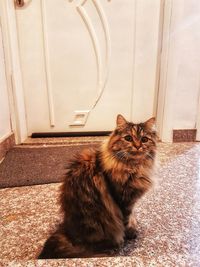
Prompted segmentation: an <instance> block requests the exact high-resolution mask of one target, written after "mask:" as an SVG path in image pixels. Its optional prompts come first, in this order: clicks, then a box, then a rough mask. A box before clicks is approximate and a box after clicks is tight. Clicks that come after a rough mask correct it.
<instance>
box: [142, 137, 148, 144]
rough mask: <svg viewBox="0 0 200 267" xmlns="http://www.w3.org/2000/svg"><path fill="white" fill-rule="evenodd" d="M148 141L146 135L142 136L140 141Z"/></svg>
mask: <svg viewBox="0 0 200 267" xmlns="http://www.w3.org/2000/svg"><path fill="white" fill-rule="evenodd" d="M148 141H149V138H148V137H146V136H143V137H142V138H141V142H142V143H147V142H148Z"/></svg>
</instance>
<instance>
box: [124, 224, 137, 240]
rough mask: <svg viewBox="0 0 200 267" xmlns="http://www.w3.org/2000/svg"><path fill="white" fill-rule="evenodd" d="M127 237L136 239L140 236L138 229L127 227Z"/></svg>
mask: <svg viewBox="0 0 200 267" xmlns="http://www.w3.org/2000/svg"><path fill="white" fill-rule="evenodd" d="M125 235H126V239H129V240H130V239H136V238H137V236H138V231H137V230H136V229H135V228H133V227H127V228H126V230H125Z"/></svg>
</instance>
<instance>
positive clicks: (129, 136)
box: [124, 135, 133, 142]
mask: <svg viewBox="0 0 200 267" xmlns="http://www.w3.org/2000/svg"><path fill="white" fill-rule="evenodd" d="M124 139H125V140H126V141H128V142H132V141H133V137H132V136H131V135H126V136H125V137H124Z"/></svg>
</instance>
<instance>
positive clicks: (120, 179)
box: [39, 115, 156, 258]
mask: <svg viewBox="0 0 200 267" xmlns="http://www.w3.org/2000/svg"><path fill="white" fill-rule="evenodd" d="M154 124H155V119H154V118H151V119H149V120H148V121H146V122H145V123H140V124H134V123H131V122H127V121H126V120H125V118H124V117H123V116H122V115H118V116H117V126H116V129H115V130H114V131H113V132H112V134H111V136H110V137H109V138H108V140H107V141H106V142H104V143H103V144H102V145H101V146H100V147H99V148H97V149H96V150H86V151H83V152H82V153H81V154H78V155H76V157H75V158H74V159H73V160H72V161H71V162H70V164H69V167H68V171H67V175H66V178H65V181H64V183H63V185H62V189H61V207H62V210H63V213H64V220H63V222H62V224H60V225H59V227H58V229H57V230H56V232H55V233H53V234H52V235H51V236H50V237H49V239H48V240H47V241H46V243H45V245H44V248H43V250H42V252H41V254H40V256H39V258H72V257H91V256H98V255H104V254H106V253H109V251H111V250H112V249H115V248H119V247H120V246H121V245H122V244H123V242H124V240H125V239H126V238H128V239H130V238H135V236H136V220H135V218H134V214H133V206H134V204H135V203H136V201H137V200H138V199H139V198H140V197H141V196H142V195H143V194H144V193H145V192H146V191H147V190H148V189H149V188H150V186H151V184H152V181H151V170H152V168H153V164H154V158H155V153H156V132H155V127H154V126H155V125H154Z"/></svg>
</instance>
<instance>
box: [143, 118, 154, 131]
mask: <svg viewBox="0 0 200 267" xmlns="http://www.w3.org/2000/svg"><path fill="white" fill-rule="evenodd" d="M145 124H146V126H147V128H149V129H150V130H151V131H156V118H155V117H153V118H151V119H149V120H147V121H146V122H145Z"/></svg>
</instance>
